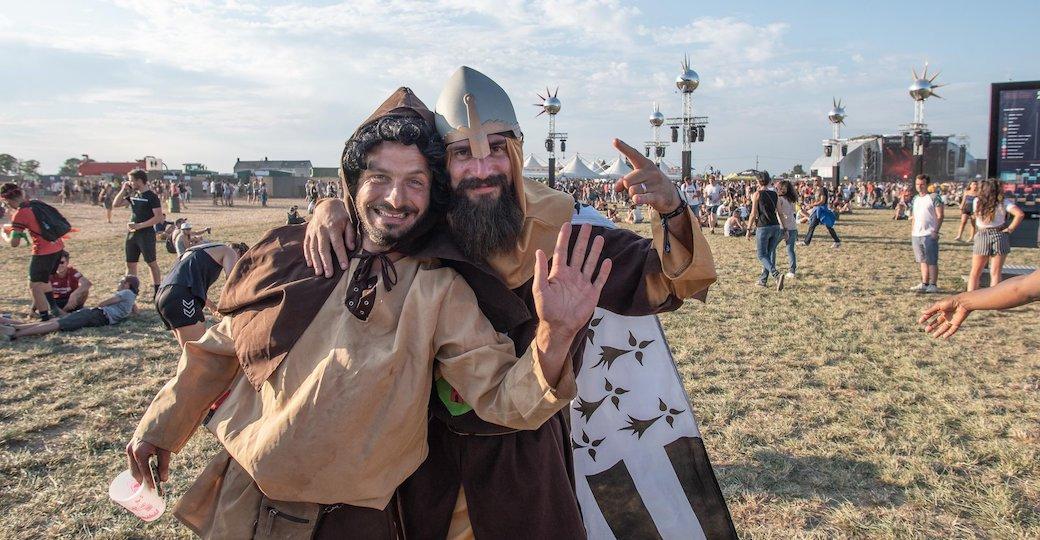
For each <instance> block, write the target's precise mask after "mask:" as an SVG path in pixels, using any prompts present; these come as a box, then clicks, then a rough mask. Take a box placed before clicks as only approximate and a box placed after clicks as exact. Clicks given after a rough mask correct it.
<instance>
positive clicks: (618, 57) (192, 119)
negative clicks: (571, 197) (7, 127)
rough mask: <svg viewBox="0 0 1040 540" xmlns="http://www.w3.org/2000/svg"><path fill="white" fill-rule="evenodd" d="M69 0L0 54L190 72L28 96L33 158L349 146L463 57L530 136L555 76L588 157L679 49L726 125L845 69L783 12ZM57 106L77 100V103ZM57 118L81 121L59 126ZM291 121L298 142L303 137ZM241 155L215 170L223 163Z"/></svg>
mask: <svg viewBox="0 0 1040 540" xmlns="http://www.w3.org/2000/svg"><path fill="white" fill-rule="evenodd" d="M66 1H67V2H68V4H67V6H66V7H63V8H54V7H53V6H49V7H39V6H37V5H36V4H29V3H23V4H20V5H19V7H18V8H17V9H15V10H13V11H12V12H11V13H7V14H5V15H2V16H0V26H2V25H4V24H5V23H6V24H7V31H5V32H4V33H3V34H2V35H0V54H3V51H4V43H5V42H7V43H17V44H21V45H26V46H30V47H36V48H41V49H47V50H60V51H66V52H68V53H69V54H77V55H97V56H103V57H108V58H114V59H117V60H118V61H120V62H125V63H126V64H127V65H128V66H129V65H131V64H133V63H138V62H144V63H148V65H149V66H151V68H152V69H165V70H170V71H172V72H177V73H180V75H178V78H177V81H180V82H179V83H175V84H172V85H171V84H169V83H165V84H164V85H163V87H161V88H160V87H157V86H153V85H150V84H149V82H150V81H148V80H143V81H142V80H137V81H135V82H134V83H133V84H126V85H123V86H109V87H105V88H97V87H93V86H92V87H85V86H79V87H76V86H75V84H72V85H70V86H72V87H73V88H70V89H68V90H65V91H61V92H59V93H57V94H56V95H40V96H39V97H38V98H34V99H33V101H32V102H28V103H20V104H19V106H18V111H17V112H16V113H11V112H10V111H5V114H7V115H8V118H7V120H12V121H16V122H19V123H21V124H23V125H32V126H35V129H34V131H33V132H34V133H38V138H35V139H33V141H35V142H32V141H29V142H27V143H26V145H27V147H28V146H29V145H30V144H31V145H32V148H33V151H34V152H35V151H37V150H36V149H38V148H41V147H42V146H44V145H46V144H50V145H53V146H60V145H65V146H64V147H62V148H57V149H54V150H50V151H51V152H52V153H54V154H55V157H54V158H53V159H55V160H58V157H60V156H63V155H64V154H68V153H70V152H71V153H75V152H76V151H78V147H76V146H75V145H76V144H79V143H78V142H77V139H76V138H75V137H83V136H86V135H87V134H88V133H92V134H94V136H93V139H92V140H95V141H97V142H96V143H95V144H101V142H102V141H104V142H105V143H106V144H112V145H113V146H114V147H115V148H120V149H122V150H123V151H126V150H128V149H129V147H128V146H127V145H125V144H123V143H119V144H117V143H116V142H114V141H118V140H122V139H124V138H125V137H126V134H127V133H129V132H128V131H127V130H128V129H129V126H131V125H137V126H142V125H143V126H146V127H140V128H134V130H133V131H132V133H133V135H134V137H136V138H138V139H140V140H142V141H144V142H143V143H141V144H147V145H150V149H149V150H147V153H153V154H158V155H162V156H164V157H166V158H167V159H168V160H169V161H171V162H178V161H194V160H196V159H197V158H196V157H195V156H196V155H199V154H202V155H206V156H210V157H206V158H205V159H210V160H213V159H217V158H215V157H214V156H218V155H224V156H235V155H242V156H243V157H245V155H246V154H247V151H248V150H250V149H254V148H267V149H269V150H267V151H268V153H270V154H275V153H276V151H277V150H278V149H279V148H280V147H286V148H289V147H292V148H321V150H322V151H324V150H326V145H332V146H334V145H336V144H341V143H342V140H343V138H344V136H345V134H346V133H349V132H350V131H351V130H352V128H353V125H354V124H355V123H356V122H357V121H358V120H360V119H361V118H363V117H364V116H365V115H366V113H367V112H368V111H369V110H370V109H371V108H372V107H374V106H375V105H376V104H377V103H378V102H379V101H380V100H381V99H382V98H383V97H385V95H386V94H387V93H389V92H390V91H391V90H392V89H393V88H394V87H396V86H398V85H402V84H404V85H409V86H412V87H413V88H415V89H416V91H417V92H419V94H420V95H421V96H422V97H423V98H424V99H425V100H426V102H427V104H429V105H431V106H432V104H433V102H434V101H435V99H436V95H435V92H436V91H437V89H438V88H439V86H440V83H441V81H443V80H444V78H445V77H446V76H447V75H448V74H450V73H451V71H453V70H454V69H455V67H457V66H458V65H460V64H468V65H472V66H473V67H476V68H478V69H481V70H483V71H485V72H487V73H489V74H490V75H492V76H493V77H494V78H495V79H496V80H498V81H499V82H500V83H501V84H502V85H503V86H504V87H505V88H506V89H507V90H508V91H510V93H511V95H512V97H513V100H514V104H515V106H516V108H517V114H518V116H519V117H520V120H521V123H522V124H523V125H524V126H525V130H526V131H527V132H528V133H529V135H534V134H538V133H540V132H542V131H543V130H544V124H543V123H542V122H543V119H538V120H534V115H535V114H536V112H537V110H536V109H535V108H534V107H530V106H529V105H528V104H530V103H534V99H535V93H536V92H537V91H539V90H541V89H543V88H544V86H545V85H551V86H556V85H559V86H560V97H561V99H563V102H564V113H563V114H561V117H560V121H561V124H562V125H564V126H566V129H568V130H570V131H571V132H572V138H571V140H570V141H569V145H568V146H569V148H574V149H575V150H581V151H582V152H583V153H584V154H592V155H597V154H602V155H606V154H608V153H611V151H610V150H609V147H608V146H607V145H608V144H609V143H608V141H609V139H608V138H607V137H606V136H604V135H603V132H604V130H605V129H606V130H610V131H612V132H613V133H611V134H618V135H626V136H628V137H630V138H640V139H641V138H642V137H645V134H646V132H647V131H648V128H647V126H646V120H645V118H646V114H647V113H648V112H649V110H650V103H651V101H654V100H657V101H661V102H662V109H663V110H665V111H669V110H671V111H673V112H674V109H675V108H676V107H677V101H678V99H677V96H676V95H675V94H674V78H675V75H676V73H677V71H678V64H679V61H680V59H681V57H682V54H683V53H684V52H689V53H690V55H691V58H692V60H693V62H694V67H695V69H697V70H698V71H699V72H700V73H701V76H702V81H703V83H704V84H703V85H702V88H701V90H700V91H699V92H698V100H700V99H701V96H702V95H705V97H707V101H708V102H710V103H712V105H713V106H716V107H718V114H719V115H720V118H719V120H720V121H721V120H722V118H724V116H723V115H725V114H727V113H728V111H729V110H734V109H735V107H734V104H739V103H740V100H741V99H748V97H749V96H751V97H752V98H753V99H759V98H760V97H761V96H764V95H767V94H768V89H774V90H775V89H777V88H780V89H784V88H789V89H800V88H810V87H814V86H818V85H825V84H827V83H828V82H834V81H836V80H839V79H840V77H842V74H841V72H840V70H839V69H838V68H837V67H835V66H831V65H826V64H820V63H817V62H814V61H811V60H808V59H805V58H791V57H790V53H789V51H788V50H787V49H786V48H785V44H784V38H785V36H786V34H787V32H788V30H789V26H788V24H787V23H784V22H780V21H776V22H769V23H766V24H761V25H756V24H751V23H749V22H746V21H743V20H740V19H736V18H732V17H721V18H711V17H702V18H697V19H693V20H689V21H684V20H678V21H675V20H674V19H675V18H674V17H671V18H668V19H667V21H668V24H666V25H660V24H659V21H657V20H655V17H656V18H661V19H664V17H661V15H660V14H646V13H643V12H641V11H640V10H639V9H638V8H636V7H632V6H630V5H628V4H626V3H624V2H621V1H618V0H557V1H548V0H537V1H534V2H522V1H519V0H431V1H426V2H409V1H405V0H385V1H381V0H357V1H342V2H336V3H332V4H327V5H306V4H302V3H291V4H285V5H279V6H275V7H269V6H267V5H265V4H263V3H260V2H254V1H252V0H219V1H218V0H214V1H206V0H178V1H160V0H112V1H111V2H109V3H98V4H92V5H91V6H90V8H84V7H83V5H82V4H80V3H78V2H73V1H72V0H66ZM87 11H89V13H86V12H87ZM722 89H725V92H724V93H716V92H715V91H717V90H722ZM712 100H714V101H712ZM54 102H57V103H58V105H61V104H62V103H65V104H69V103H75V104H79V105H82V110H77V111H75V112H73V113H70V112H68V111H66V110H64V109H61V108H60V107H57V108H56V106H54V105H52V103H54ZM116 108H118V110H119V114H118V115H116V116H113V114H112V113H113V111H115V110H116ZM699 110H700V109H699ZM703 110H705V111H706V112H708V113H709V114H715V111H712V110H709V109H703ZM63 123H64V124H66V126H67V124H69V123H74V124H76V126H77V127H76V128H75V129H72V130H69V129H66V130H65V135H61V136H53V134H49V133H50V131H51V130H53V131H55V132H56V131H58V130H59V129H60V128H58V127H56V126H59V125H61V124H63ZM148 126H151V127H148ZM195 132H197V133H204V134H205V136H193V135H192V133H195ZM287 133H291V134H292V135H293V136H294V137H297V138H296V139H294V140H293V141H292V142H291V144H290V143H288V142H287V137H286V134H287ZM73 134H74V135H75V137H73V136H72V135H73ZM246 135H248V139H247V138H244V137H245V136H246ZM33 137H36V136H33ZM182 137H183V139H182ZM532 139H533V140H537V139H538V137H537V136H533V137H532ZM80 140H82V139H80ZM27 141H28V139H27ZM720 142H721V141H720ZM204 145H205V147H204ZM308 145H309V146H308ZM73 148H75V149H76V150H73ZM134 148H136V147H134ZM166 148H169V149H170V150H168V151H167V150H165V149H166ZM332 149H333V150H334V148H332ZM531 150H537V148H532V149H531ZM286 151H288V150H286ZM166 152H185V153H186V155H183V156H173V155H169V154H168V153H166ZM94 153H98V150H97V149H95V150H94ZM61 159H63V157H62V158H61ZM198 159H201V158H198ZM229 159H230V158H225V161H224V162H214V163H211V165H213V166H217V167H218V168H220V167H224V168H227V167H229V162H226V160H229ZM58 161H59V162H60V160H58ZM317 161H322V159H317ZM230 162H233V159H230ZM44 164H45V166H47V165H48V164H49V162H48V161H46V160H45V161H44Z"/></svg>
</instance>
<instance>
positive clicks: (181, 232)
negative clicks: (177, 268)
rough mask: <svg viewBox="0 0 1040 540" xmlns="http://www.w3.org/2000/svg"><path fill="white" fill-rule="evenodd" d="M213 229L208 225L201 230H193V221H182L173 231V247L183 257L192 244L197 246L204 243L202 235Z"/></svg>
mask: <svg viewBox="0 0 1040 540" xmlns="http://www.w3.org/2000/svg"><path fill="white" fill-rule="evenodd" d="M212 231H213V229H211V228H210V227H206V228H205V229H202V230H201V231H199V232H192V230H191V222H190V221H188V220H184V221H182V222H181V223H180V224H179V225H178V226H177V230H176V231H174V232H173V236H172V237H171V238H172V239H173V248H174V250H175V251H176V252H177V256H178V257H183V256H184V252H185V251H187V250H188V248H191V247H192V246H197V245H199V244H201V243H202V236H203V235H204V234H207V233H210V232H212Z"/></svg>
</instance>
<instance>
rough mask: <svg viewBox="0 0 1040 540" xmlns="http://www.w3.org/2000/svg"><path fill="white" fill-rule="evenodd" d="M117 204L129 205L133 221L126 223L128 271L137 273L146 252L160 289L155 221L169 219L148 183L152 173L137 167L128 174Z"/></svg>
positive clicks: (156, 223)
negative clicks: (149, 175)
mask: <svg viewBox="0 0 1040 540" xmlns="http://www.w3.org/2000/svg"><path fill="white" fill-rule="evenodd" d="M115 205H116V206H129V207H130V212H131V216H132V218H133V219H132V221H130V223H127V224H126V227H127V234H126V242H125V246H124V247H125V250H126V273H127V274H128V275H132V276H136V275H137V262H138V261H139V260H140V259H141V256H142V255H143V256H144V262H145V264H147V265H148V270H150V271H151V274H152V287H153V290H154V291H155V292H158V291H159V282H161V281H162V272H160V271H159V263H158V262H157V261H156V254H155V240H156V234H155V225H158V224H160V223H163V222H164V221H166V216H165V215H164V214H163V210H162V203H161V202H160V201H159V197H158V196H157V195H156V194H155V192H154V191H152V190H151V187H150V186H149V185H148V173H146V172H145V171H143V170H141V169H134V170H132V171H130V173H129V174H127V181H126V182H124V183H123V187H122V189H120V190H119V193H117V194H116V197H115Z"/></svg>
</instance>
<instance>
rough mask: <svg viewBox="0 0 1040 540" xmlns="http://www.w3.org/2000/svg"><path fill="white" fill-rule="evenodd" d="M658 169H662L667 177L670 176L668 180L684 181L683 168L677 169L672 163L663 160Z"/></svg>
mask: <svg viewBox="0 0 1040 540" xmlns="http://www.w3.org/2000/svg"><path fill="white" fill-rule="evenodd" d="M658 167H660V168H661V172H663V173H664V174H665V175H666V176H668V178H671V179H672V180H681V179H682V178H681V177H682V168H681V167H676V166H675V165H672V164H671V163H668V162H667V161H665V160H663V159H662V160H661V163H660V164H658Z"/></svg>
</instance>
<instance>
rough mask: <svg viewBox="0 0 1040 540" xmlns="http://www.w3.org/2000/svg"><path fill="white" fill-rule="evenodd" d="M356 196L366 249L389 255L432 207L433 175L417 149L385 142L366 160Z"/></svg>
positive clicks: (412, 146)
mask: <svg viewBox="0 0 1040 540" xmlns="http://www.w3.org/2000/svg"><path fill="white" fill-rule="evenodd" d="M366 160H367V164H368V165H367V168H366V169H364V170H363V171H361V177H360V178H359V180H358V190H357V195H356V196H355V198H354V199H355V201H354V202H355V204H356V206H357V210H358V215H359V218H360V219H361V225H362V227H363V228H364V237H363V238H362V247H363V248H364V249H365V250H367V251H369V252H380V251H385V250H386V249H387V248H388V247H390V246H392V245H393V244H394V243H395V242H397V241H398V240H400V239H401V238H403V237H404V236H405V235H407V234H408V232H409V231H411V230H412V229H413V228H414V227H415V225H416V224H417V223H418V222H419V220H420V219H422V217H423V215H425V214H426V212H427V210H428V209H429V207H430V189H431V186H432V182H433V181H432V175H431V174H430V167H429V165H428V164H427V163H426V158H425V157H423V155H422V153H421V152H419V149H418V148H417V147H416V146H415V145H408V146H405V145H403V144H401V143H398V142H390V141H385V142H382V143H379V144H378V145H376V146H375V147H374V148H372V150H370V151H369V152H368V155H367V156H366Z"/></svg>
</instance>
